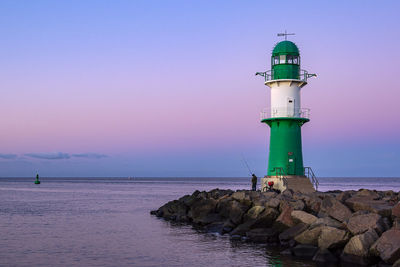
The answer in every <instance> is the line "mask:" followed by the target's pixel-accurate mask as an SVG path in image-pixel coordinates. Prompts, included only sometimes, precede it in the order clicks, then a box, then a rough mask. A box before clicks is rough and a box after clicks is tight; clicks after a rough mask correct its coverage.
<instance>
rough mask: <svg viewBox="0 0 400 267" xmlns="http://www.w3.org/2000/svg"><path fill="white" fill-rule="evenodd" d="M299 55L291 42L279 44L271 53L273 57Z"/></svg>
mask: <svg viewBox="0 0 400 267" xmlns="http://www.w3.org/2000/svg"><path fill="white" fill-rule="evenodd" d="M288 54H290V55H297V56H298V55H300V53H299V49H298V48H297V46H296V44H295V43H293V42H291V41H282V42H279V43H278V44H277V45H276V46H275V47H274V50H273V51H272V55H273V56H277V55H288Z"/></svg>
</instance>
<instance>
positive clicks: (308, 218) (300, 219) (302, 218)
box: [291, 210, 318, 224]
mask: <svg viewBox="0 0 400 267" xmlns="http://www.w3.org/2000/svg"><path fill="white" fill-rule="evenodd" d="M291 216H292V218H293V221H294V222H295V223H304V224H312V223H314V222H315V221H316V220H317V219H318V218H317V217H315V216H314V215H311V214H309V213H307V212H304V211H300V210H294V211H292V213H291Z"/></svg>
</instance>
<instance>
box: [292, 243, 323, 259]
mask: <svg viewBox="0 0 400 267" xmlns="http://www.w3.org/2000/svg"><path fill="white" fill-rule="evenodd" d="M317 250H318V248H317V247H315V246H311V245H302V244H300V245H297V246H295V247H294V248H293V254H294V255H295V256H297V257H302V258H307V259H311V258H312V257H313V256H314V255H315V253H316V252H317Z"/></svg>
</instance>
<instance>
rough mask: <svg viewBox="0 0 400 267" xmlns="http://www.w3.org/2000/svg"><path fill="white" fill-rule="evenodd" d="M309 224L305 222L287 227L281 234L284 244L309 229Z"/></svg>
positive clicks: (280, 237)
mask: <svg viewBox="0 0 400 267" xmlns="http://www.w3.org/2000/svg"><path fill="white" fill-rule="evenodd" d="M307 227H308V225H307V224H304V223H299V224H297V225H295V226H293V227H290V228H289V229H286V230H285V231H283V232H282V233H281V234H280V235H279V240H280V242H281V243H282V244H286V243H287V242H289V241H290V240H292V239H293V238H294V237H295V236H297V235H299V234H301V233H302V232H304V231H305V230H306V229H307Z"/></svg>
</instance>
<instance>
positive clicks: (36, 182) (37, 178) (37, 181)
mask: <svg viewBox="0 0 400 267" xmlns="http://www.w3.org/2000/svg"><path fill="white" fill-rule="evenodd" d="M35 184H40V181H39V174H36V181H35Z"/></svg>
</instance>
